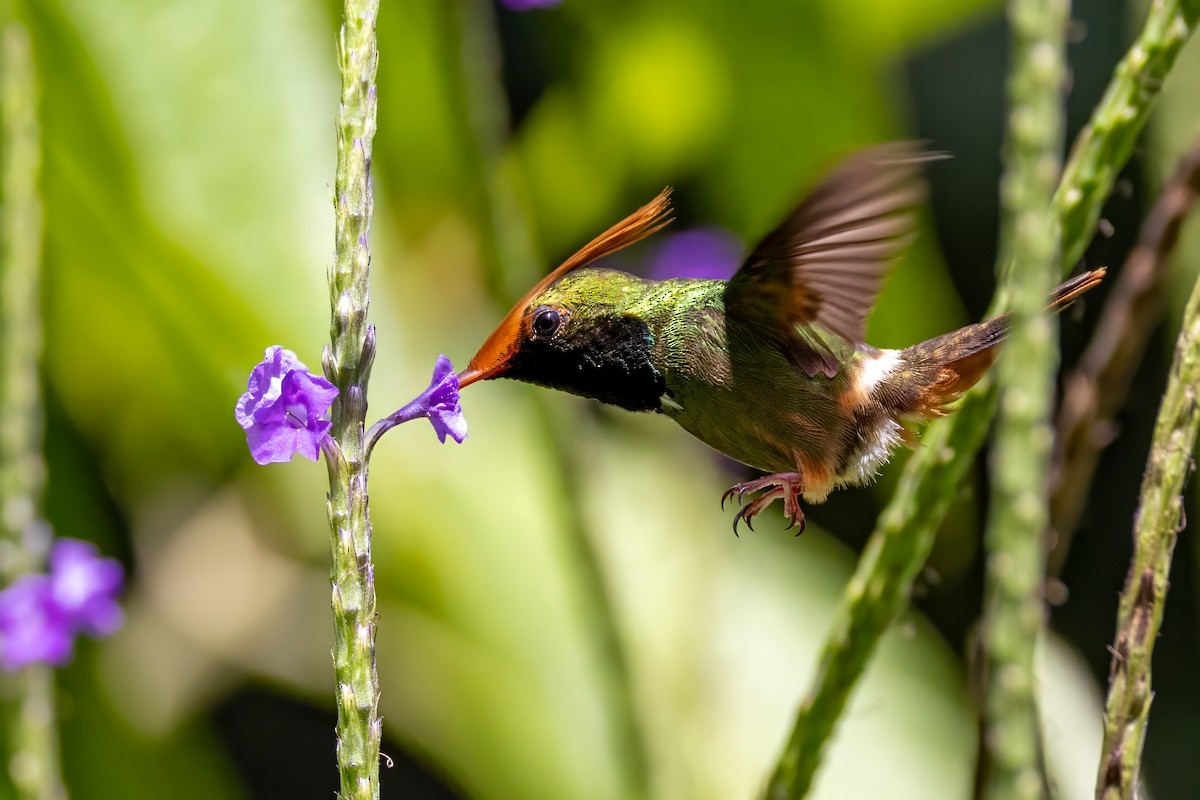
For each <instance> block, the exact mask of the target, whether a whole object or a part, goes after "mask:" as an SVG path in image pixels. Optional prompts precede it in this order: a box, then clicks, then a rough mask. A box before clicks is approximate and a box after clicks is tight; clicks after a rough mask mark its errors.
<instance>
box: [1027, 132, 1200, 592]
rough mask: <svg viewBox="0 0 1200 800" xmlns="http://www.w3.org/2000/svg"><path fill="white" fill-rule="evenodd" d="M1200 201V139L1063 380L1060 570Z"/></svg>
mask: <svg viewBox="0 0 1200 800" xmlns="http://www.w3.org/2000/svg"><path fill="white" fill-rule="evenodd" d="M1197 200H1200V139H1197V140H1196V141H1195V142H1194V143H1193V144H1192V148H1191V150H1190V151H1189V152H1188V153H1187V154H1185V155H1184V156H1183V158H1182V159H1180V161H1179V165H1178V166H1177V167H1176V168H1175V174H1174V175H1172V176H1171V179H1170V180H1169V181H1167V184H1166V185H1165V186H1164V187H1163V189H1162V192H1161V193H1160V194H1159V197H1158V200H1157V201H1156V202H1155V203H1154V207H1153V208H1151V209H1150V212H1149V213H1148V214H1147V215H1146V219H1145V220H1144V221H1143V222H1142V229H1141V233H1140V234H1139V235H1138V242H1137V245H1135V246H1134V248H1133V250H1132V251H1130V253H1129V255H1128V256H1127V257H1126V258H1125V263H1124V264H1122V265H1121V270H1120V272H1119V273H1118V274H1117V276H1116V281H1115V282H1114V283H1113V286H1112V287H1111V288H1110V290H1109V292H1108V297H1107V299H1106V300H1105V302H1104V309H1103V310H1102V311H1101V312H1100V317H1099V319H1098V320H1097V322H1096V327H1095V332H1094V333H1093V334H1092V339H1091V341H1090V342H1089V343H1088V346H1087V349H1086V350H1085V351H1084V353H1083V355H1082V356H1080V358H1079V363H1078V365H1077V366H1076V367H1075V369H1074V371H1072V372H1071V374H1070V375H1068V376H1067V377H1066V379H1065V380H1064V381H1063V394H1062V402H1061V404H1060V407H1059V411H1058V418H1057V420H1056V421H1055V430H1056V434H1055V437H1054V444H1055V454H1054V457H1053V458H1052V459H1051V463H1052V464H1053V465H1054V471H1053V473H1052V474H1051V479H1050V527H1051V529H1052V530H1051V535H1050V537H1049V538H1050V541H1051V543H1052V547H1051V550H1050V553H1049V555H1048V557H1047V570H1048V572H1049V573H1050V574H1052V575H1055V574H1058V573H1059V572H1060V571H1061V570H1062V566H1063V564H1064V563H1065V562H1066V558H1067V553H1068V552H1069V551H1070V547H1071V540H1072V538H1073V537H1074V534H1075V530H1076V528H1077V527H1078V524H1079V518H1080V516H1081V515H1082V513H1083V511H1084V506H1085V505H1086V503H1087V499H1088V492H1089V490H1090V489H1091V486H1092V478H1093V476H1094V475H1095V472H1096V466H1097V465H1098V464H1099V463H1100V455H1101V453H1102V452H1103V451H1104V449H1105V448H1106V447H1107V446H1108V443H1109V442H1110V441H1111V440H1112V438H1113V436H1112V431H1113V430H1114V429H1115V426H1116V422H1115V419H1114V418H1115V416H1116V414H1117V411H1118V410H1119V409H1120V408H1121V407H1122V406H1124V404H1125V399H1126V397H1127V396H1128V395H1129V390H1130V388H1131V387H1132V385H1133V378H1134V375H1135V374H1136V372H1137V368H1138V365H1140V364H1141V363H1142V356H1143V354H1144V353H1145V351H1146V346H1147V345H1148V344H1149V343H1150V338H1151V335H1152V334H1153V332H1154V331H1155V330H1156V329H1157V328H1158V325H1159V323H1161V322H1162V319H1163V316H1164V314H1165V312H1166V302H1165V301H1166V286H1167V278H1168V276H1169V275H1170V273H1171V270H1170V264H1171V256H1172V255H1173V254H1174V253H1175V247H1176V245H1177V244H1178V243H1179V236H1180V233H1181V232H1182V230H1183V226H1184V222H1185V221H1186V220H1187V219H1188V215H1189V214H1190V213H1191V211H1192V209H1193V207H1195V205H1196V201H1197Z"/></svg>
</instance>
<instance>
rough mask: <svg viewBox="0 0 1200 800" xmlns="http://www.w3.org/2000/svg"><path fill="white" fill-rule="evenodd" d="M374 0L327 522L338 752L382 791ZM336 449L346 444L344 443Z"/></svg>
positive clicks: (360, 67) (337, 267) (340, 186)
mask: <svg viewBox="0 0 1200 800" xmlns="http://www.w3.org/2000/svg"><path fill="white" fill-rule="evenodd" d="M378 11H379V2H378V0H345V6H344V15H345V18H344V20H343V24H342V29H341V32H340V35H339V38H338V65H339V67H340V69H341V75H342V92H341V103H340V104H339V106H338V114H337V126H336V127H337V151H338V158H337V177H336V181H335V185H334V213H335V220H336V250H335V254H334V263H333V267H332V269H331V270H330V273H329V300H330V306H331V314H330V316H331V322H330V338H331V340H332V341H331V344H330V347H329V348H327V349H326V351H325V357H324V359H323V361H324V367H325V374H326V376H327V377H328V378H329V380H330V381H332V382H333V383H334V384H335V385H336V386H337V387H338V391H339V394H338V398H337V401H336V402H335V403H334V405H333V415H332V420H333V428H332V430H331V436H332V438H333V440H334V441H335V442H336V443H337V446H338V447H337V449H335V448H327V449H326V464H327V465H328V468H329V506H328V508H329V525H330V528H331V532H332V534H333V536H332V551H333V566H332V569H331V573H330V578H331V580H332V582H333V617H334V644H333V664H334V676H335V679H336V681H337V709H338V721H337V734H338V745H337V760H338V769H339V770H340V772H341V796H342V797H343V798H346V799H348V798H354V799H355V800H368V799H369V800H378V798H379V740H380V737H381V735H382V731H383V723H382V721H381V720H380V719H379V715H378V708H379V676H378V674H377V673H376V670H375V615H376V611H375V568H374V565H373V564H372V563H371V521H370V517H369V514H368V509H367V463H366V460H365V454H364V452H363V443H364V442H363V437H364V433H363V431H364V427H365V425H366V414H367V380H368V378H369V376H370V372H371V362H372V361H373V360H374V356H375V332H374V328H373V327H372V326H370V325H368V324H367V307H368V304H369V294H368V289H367V278H368V272H369V267H370V263H371V253H370V249H369V243H368V239H367V236H368V233H369V231H370V223H371V208H372V200H371V176H370V172H371V146H372V142H373V140H374V137H375V112H376V91H375V71H376V67H377V65H378V60H379V56H378V51H377V47H376V39H375V20H376V16H377V14H378ZM338 450H340V452H338Z"/></svg>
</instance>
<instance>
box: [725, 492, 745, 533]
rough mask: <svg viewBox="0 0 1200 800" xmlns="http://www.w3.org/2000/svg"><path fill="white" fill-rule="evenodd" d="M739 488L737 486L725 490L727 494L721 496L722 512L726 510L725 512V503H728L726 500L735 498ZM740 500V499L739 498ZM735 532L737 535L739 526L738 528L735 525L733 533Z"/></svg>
mask: <svg viewBox="0 0 1200 800" xmlns="http://www.w3.org/2000/svg"><path fill="white" fill-rule="evenodd" d="M737 488H738V487H737V486H731V487H729V488H728V489H726V490H725V494H723V495H721V510H722V511H724V510H725V501H726V500H728V499H729V498H731V497H733V496H734V495H735V494H737ZM739 499H740V498H739ZM733 532H734V533H735V534H736V533H737V526H736V525H734V531H733Z"/></svg>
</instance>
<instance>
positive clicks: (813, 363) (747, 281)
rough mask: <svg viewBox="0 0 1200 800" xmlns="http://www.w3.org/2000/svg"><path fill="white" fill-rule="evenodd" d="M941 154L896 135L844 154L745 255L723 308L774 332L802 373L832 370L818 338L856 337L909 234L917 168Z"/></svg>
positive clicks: (917, 193) (917, 197) (918, 190)
mask: <svg viewBox="0 0 1200 800" xmlns="http://www.w3.org/2000/svg"><path fill="white" fill-rule="evenodd" d="M940 157H941V156H939V155H938V154H933V153H923V152H921V151H920V150H919V149H918V148H917V146H916V145H914V144H912V143H895V144H888V145H881V146H878V147H873V148H869V149H866V150H862V151H860V152H858V153H856V154H854V155H852V156H850V157H849V158H847V159H846V160H845V161H843V162H842V163H841V164H839V165H838V167H837V168H836V169H835V170H834V171H833V172H832V173H831V174H830V175H829V176H828V177H826V178H825V179H824V180H823V181H821V183H820V184H819V185H818V186H817V187H816V189H814V190H813V191H812V192H811V193H809V194H808V196H807V197H805V199H804V201H803V202H801V203H800V205H799V206H797V207H796V209H795V210H794V211H792V213H791V214H789V215H788V217H787V219H785V220H784V221H783V223H782V224H781V225H780V226H779V227H778V228H776V229H775V230H773V231H771V233H769V234H768V235H767V236H766V238H764V239H763V240H762V242H760V243H759V245H758V247H756V248H755V249H754V252H753V253H751V254H750V256H749V258H747V259H746V262H745V263H744V264H743V265H742V267H741V269H739V270H738V271H737V274H736V275H734V276H733V278H732V279H731V280H730V282H729V288H728V291H727V293H726V308H727V310H728V312H729V313H730V314H732V315H735V316H736V318H738V319H739V320H745V321H746V322H748V323H750V324H751V325H753V326H754V327H756V328H758V329H760V330H763V331H764V332H766V333H768V334H770V335H773V336H776V337H778V338H779V339H780V341H781V343H782V345H783V347H784V350H785V352H786V353H787V355H788V357H789V358H790V359H791V360H792V361H793V362H794V363H795V364H796V365H797V366H798V367H800V368H801V369H803V370H804V372H805V373H806V374H807V375H808V376H809V377H813V376H815V375H817V374H818V373H823V374H825V375H826V376H827V377H830V378H832V377H833V376H834V375H836V374H837V370H838V361H837V359H836V357H835V356H834V354H833V353H832V352H831V351H830V348H829V347H827V346H825V341H826V339H827V337H828V336H830V335H833V336H840V337H841V338H843V339H845V340H846V341H848V342H850V343H852V344H858V343H861V342H862V341H863V338H864V336H865V333H866V326H867V315H868V314H869V313H870V311H871V308H872V306H874V305H875V296H876V295H877V294H878V293H879V289H880V287H881V286H882V284H883V276H884V273H885V272H886V271H887V268H888V266H889V265H890V263H891V261H892V260H893V259H894V258H895V257H896V256H897V255H898V254H899V253H900V251H901V250H902V249H903V248H904V246H905V245H906V244H907V243H908V242H909V241H910V240H911V238H912V230H913V217H914V209H915V207H916V205H917V204H918V203H919V202H920V201H921V199H922V198H923V195H924V192H923V187H922V185H921V182H920V181H919V180H917V173H918V171H919V167H920V165H921V164H922V163H924V162H926V161H930V160H934V159H937V158H940Z"/></svg>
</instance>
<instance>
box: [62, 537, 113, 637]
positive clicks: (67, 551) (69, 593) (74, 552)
mask: <svg viewBox="0 0 1200 800" xmlns="http://www.w3.org/2000/svg"><path fill="white" fill-rule="evenodd" d="M123 580H124V572H123V570H122V569H121V565H120V564H119V563H117V561H116V560H115V559H111V558H101V557H100V554H99V551H98V550H97V549H96V547H95V545H92V544H90V543H88V542H81V541H79V540H78V539H59V540H58V541H57V542H55V543H54V549H53V550H51V551H50V587H51V593H52V595H53V598H54V602H55V604H56V605H57V606H58V607H59V608H61V609H62V610H63V613H65V614H66V615H67V616H68V618H69V619H70V621H71V624H73V625H74V626H75V627H77V628H79V629H80V630H82V631H85V632H87V633H89V634H92V635H93V636H107V635H108V634H110V633H113V632H114V631H116V630H117V628H119V627H121V621H122V615H121V606H119V605H118V604H117V599H116V595H117V592H118V591H120V589H121V583H122V582H123Z"/></svg>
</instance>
